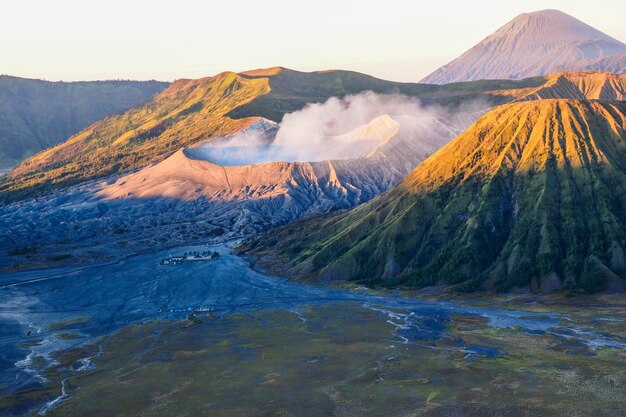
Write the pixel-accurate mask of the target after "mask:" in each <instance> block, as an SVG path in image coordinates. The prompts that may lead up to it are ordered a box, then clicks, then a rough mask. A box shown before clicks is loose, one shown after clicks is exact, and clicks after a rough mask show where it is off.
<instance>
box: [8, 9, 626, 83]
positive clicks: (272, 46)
mask: <svg viewBox="0 0 626 417" xmlns="http://www.w3.org/2000/svg"><path fill="white" fill-rule="evenodd" d="M547 8H552V9H559V10H562V11H564V12H566V13H569V14H571V15H572V16H574V17H576V18H578V19H580V20H582V21H584V22H586V23H588V24H590V25H591V26H594V27H595V28H597V29H599V30H601V31H603V32H605V33H607V34H608V35H610V36H613V37H614V38H617V39H619V40H621V41H622V42H626V23H625V22H626V21H625V20H624V16H626V1H625V0H592V1H590V0H584V1H567V0H527V1H513V0H499V1H497V0H474V1H467V0H465V1H463V0H447V1H420V0H413V1H410V0H407V1H399V0H377V1H371V0H361V1H352V0H312V1H298V0H291V1H284V0H265V1H250V0H236V1H225V0H218V1H211V0H205V1H197V0H176V1H165V0H106V1H101V0H0V54H1V55H0V74H10V75H16V76H21V77H28V78H43V79H48V80H65V81H73V80H94V79H117V78H124V79H159V80H168V81H169V80H174V79H176V78H198V77H203V76H209V75H214V74H217V73H219V72H222V71H226V70H230V71H243V70H247V69H254V68H263V67H271V66H277V65H280V66H284V67H288V68H292V69H297V70H302V71H314V70H324V69H346V70H354V71H359V72H364V73H367V74H371V75H374V76H377V77H380V78H384V79H389V80H396V81H418V80H420V79H421V78H422V77H424V76H426V75H427V74H428V73H430V72H431V71H433V70H434V69H436V68H437V67H439V66H441V65H443V64H445V63H447V62H448V61H450V60H451V59H453V58H455V57H456V56H458V55H460V54H461V53H462V52H464V51H465V50H466V49H468V48H470V47H471V46H473V45H474V44H476V43H477V42H479V41H480V40H481V39H482V38H484V37H485V36H487V35H489V34H490V33H492V32H493V31H494V30H496V29H497V28H498V27H500V26H502V25H503V24H505V23H506V22H508V21H509V20H511V19H512V18H514V17H515V16H517V15H518V14H520V13H523V12H528V11H535V10H541V9H547Z"/></svg>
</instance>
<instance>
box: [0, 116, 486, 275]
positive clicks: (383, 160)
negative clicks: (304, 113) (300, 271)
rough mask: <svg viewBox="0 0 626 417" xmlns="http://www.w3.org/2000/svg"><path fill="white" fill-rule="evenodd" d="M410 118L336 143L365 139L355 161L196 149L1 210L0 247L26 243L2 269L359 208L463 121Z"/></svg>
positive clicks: (265, 125)
mask: <svg viewBox="0 0 626 417" xmlns="http://www.w3.org/2000/svg"><path fill="white" fill-rule="evenodd" d="M468 117H469V116H468ZM474 117H476V116H474ZM407 118H408V117H406V116H405V117H402V116H395V118H392V117H391V116H381V117H378V118H376V119H375V120H373V121H372V122H370V123H368V124H367V125H365V126H362V127H360V128H357V129H355V130H354V131H353V132H349V133H347V134H345V135H342V136H340V137H338V138H331V139H330V140H333V141H336V142H340V143H346V142H347V143H355V142H359V139H364V140H365V143H366V144H367V145H368V146H367V148H363V147H358V146H357V148H356V149H357V150H358V151H359V152H361V154H359V152H354V153H353V155H356V156H357V157H356V158H355V157H352V158H348V154H349V153H346V154H345V155H343V156H342V158H339V159H333V160H327V161H318V162H281V161H274V162H263V163H255V164H247V165H238V166H237V165H220V164H217V163H214V162H211V161H210V160H207V159H206V152H204V151H203V149H202V146H198V147H192V148H185V149H181V150H179V151H177V152H175V153H174V154H173V155H172V156H170V157H168V158H167V159H165V160H164V161H162V162H161V163H159V164H156V165H154V166H152V167H147V168H144V169H142V170H139V171H137V172H135V173H131V174H128V175H124V176H121V177H119V178H117V179H111V180H108V181H104V182H93V183H89V184H85V185H82V186H76V187H73V188H71V189H69V190H67V191H59V192H57V193H53V194H51V195H49V196H46V197H42V198H39V199H35V200H30V201H26V202H18V203H14V204H11V205H8V206H5V207H2V208H0V227H2V228H3V230H6V231H7V232H6V233H5V234H3V236H1V237H0V250H8V251H11V249H12V248H13V249H14V248H18V249H19V248H22V249H24V248H26V249H25V252H24V253H22V254H20V253H19V251H18V253H15V254H14V256H10V257H7V258H5V263H4V264H0V268H2V267H4V268H6V267H11V266H12V265H13V266H16V265H17V264H35V263H41V262H43V263H46V262H49V261H50V260H54V259H56V258H55V257H63V256H66V257H67V258H68V259H71V260H75V261H79V260H80V259H94V258H98V257H106V256H107V254H112V253H115V251H116V250H119V251H123V250H128V248H125V245H130V244H131V242H132V245H133V246H135V245H136V247H140V248H143V249H148V248H154V247H162V246H173V245H176V244H184V243H189V242H193V241H197V240H198V239H202V240H206V239H207V238H210V237H211V236H214V237H217V236H221V237H222V238H223V237H224V236H223V235H226V236H228V237H229V238H233V237H242V236H247V235H250V234H254V233H258V232H262V231H266V230H268V229H270V228H272V227H275V226H278V225H281V224H285V223H287V222H289V221H292V220H294V219H296V218H299V217H301V216H302V215H306V214H312V213H325V212H329V211H334V210H339V209H348V208H351V207H354V206H356V205H358V204H360V203H363V202H365V201H368V200H370V199H371V198H373V197H375V196H376V195H378V194H380V193H381V192H384V191H385V190H387V189H389V188H391V187H392V186H393V185H395V184H396V183H397V182H398V181H400V180H401V179H402V178H403V177H404V176H405V175H406V174H407V173H409V172H410V171H411V170H412V169H413V168H414V167H415V166H416V165H417V164H418V163H419V162H421V161H422V160H424V159H425V158H426V157H427V156H429V155H430V154H432V153H433V152H434V151H436V150H437V149H439V148H440V147H441V146H443V145H444V144H445V143H447V142H448V141H450V140H451V139H453V138H454V137H455V136H456V135H457V134H458V133H459V132H461V131H462V129H463V128H464V127H465V126H464V125H462V124H461V125H458V126H455V125H451V124H450V121H449V120H446V119H442V120H439V119H436V118H426V119H424V120H420V121H419V123H417V121H415V120H410V118H409V120H407ZM461 119H463V118H461ZM396 120H397V121H396ZM416 125H417V126H416ZM264 129H265V130H267V131H269V132H270V135H271V132H273V131H274V129H275V127H274V125H273V124H272V123H271V122H269V121H265V120H263V119H261V120H259V121H258V122H256V123H254V124H252V125H251V126H248V127H247V128H246V130H247V131H248V132H251V134H252V132H253V133H254V134H258V133H259V131H262V130H264ZM373 137H375V138H376V140H371V139H372V138H373ZM210 143H211V142H209V144H210ZM205 146H206V144H205ZM347 149H348V148H343V150H346V151H347ZM340 156H341V155H340ZM29 248H36V252H33V253H29V250H30V249H29ZM113 248H116V249H113ZM33 250H35V249H33ZM22 255H23V256H22ZM27 257H28V258H27Z"/></svg>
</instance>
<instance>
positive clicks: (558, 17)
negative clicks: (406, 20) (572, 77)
mask: <svg viewBox="0 0 626 417" xmlns="http://www.w3.org/2000/svg"><path fill="white" fill-rule="evenodd" d="M624 54H626V45H625V44H624V43H622V42H620V41H618V40H616V39H614V38H612V37H610V36H608V35H606V34H604V33H602V32H600V31H598V30H596V29H594V28H593V27H591V26H589V25H587V24H585V23H583V22H581V21H580V20H578V19H575V18H573V17H572V16H569V15H567V14H565V13H563V12H561V11H558V10H542V11H538V12H533V13H524V14H522V15H519V16H517V17H516V18H515V19H513V20H512V21H510V22H509V23H507V24H506V25H504V26H503V27H501V28H500V29H498V30H497V31H496V32H494V33H493V34H491V35H489V36H488V37H486V38H485V39H483V40H482V41H480V42H479V43H478V44H476V45H475V46H474V47H472V48H471V49H469V50H468V51H466V52H465V53H464V54H462V55H461V56H460V57H458V58H456V59H455V60H453V61H451V62H450V63H448V64H446V65H444V66H443V67H441V68H439V69H437V70H436V71H435V72H433V73H432V74H430V75H428V76H427V77H425V78H424V79H422V81H421V82H424V83H432V84H448V83H455V82H461V81H471V80H486V79H522V78H527V77H532V76H537V75H545V74H550V73H554V72H557V71H579V70H597V71H612V72H623V71H624V70H625V68H624V66H623V65H622V64H623V62H624V59H623V58H624Z"/></svg>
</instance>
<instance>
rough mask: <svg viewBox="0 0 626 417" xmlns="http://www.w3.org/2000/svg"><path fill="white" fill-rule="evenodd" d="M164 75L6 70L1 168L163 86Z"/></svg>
mask: <svg viewBox="0 0 626 417" xmlns="http://www.w3.org/2000/svg"><path fill="white" fill-rule="evenodd" d="M167 85H168V83H164V82H158V81H93V82H72V83H64V82H49V81H42V80H30V79H26V78H18V77H10V76H6V75H0V169H2V168H8V167H13V166H15V165H17V164H18V163H19V162H20V161H22V160H23V159H25V158H27V157H29V156H32V155H33V154H35V153H37V152H39V151H41V150H42V149H45V148H49V147H50V146H54V145H57V144H58V143H60V142H62V141H63V140H65V139H67V138H69V137H70V136H72V135H74V134H76V133H78V132H79V131H81V130H82V129H84V128H86V127H87V126H89V125H91V124H92V123H94V122H96V121H98V120H100V119H103V118H105V117H107V116H110V115H112V114H115V113H117V112H120V111H123V110H126V109H128V108H130V107H133V106H138V105H140V104H143V103H144V102H146V101H148V99H149V98H150V97H152V96H153V95H154V94H156V93H158V92H160V91H162V90H163V89H165V88H166V87H167Z"/></svg>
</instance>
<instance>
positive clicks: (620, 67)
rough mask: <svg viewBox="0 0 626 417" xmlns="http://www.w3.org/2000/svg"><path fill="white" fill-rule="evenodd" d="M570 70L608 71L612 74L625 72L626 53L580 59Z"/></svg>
mask: <svg viewBox="0 0 626 417" xmlns="http://www.w3.org/2000/svg"><path fill="white" fill-rule="evenodd" d="M570 70H574V71H609V72H612V73H614V74H624V73H626V54H621V55H614V56H610V57H607V58H598V59H592V60H588V61H582V62H580V63H578V64H577V65H576V66H572V67H571V68H570Z"/></svg>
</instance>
